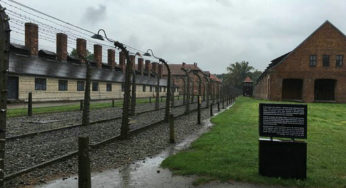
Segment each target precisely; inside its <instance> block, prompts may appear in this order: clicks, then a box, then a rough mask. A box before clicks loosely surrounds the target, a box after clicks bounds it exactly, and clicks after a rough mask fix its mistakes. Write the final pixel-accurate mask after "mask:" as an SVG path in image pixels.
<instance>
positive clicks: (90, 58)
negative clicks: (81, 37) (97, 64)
mask: <svg viewBox="0 0 346 188" xmlns="http://www.w3.org/2000/svg"><path fill="white" fill-rule="evenodd" d="M70 56H72V57H76V58H78V54H77V50H76V49H75V48H73V49H72V51H71V53H70ZM86 59H87V60H88V61H94V54H93V53H91V52H89V50H88V49H87V50H86Z"/></svg>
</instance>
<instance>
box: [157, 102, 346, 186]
mask: <svg viewBox="0 0 346 188" xmlns="http://www.w3.org/2000/svg"><path fill="white" fill-rule="evenodd" d="M260 102H270V101H263V100H255V99H250V98H245V97H240V98H238V99H237V101H236V103H235V105H234V106H233V107H232V108H231V109H229V110H227V111H225V112H223V113H221V114H220V115H218V116H216V117H214V118H213V119H212V122H213V123H214V124H215V126H214V127H213V128H212V129H211V131H210V132H208V133H205V134H203V135H202V136H201V137H200V138H199V139H198V140H196V141H195V142H193V143H192V144H191V147H190V148H189V149H187V150H186V151H182V152H180V153H178V154H176V155H174V156H171V157H169V158H167V159H166V160H164V161H163V163H162V166H163V167H166V168H170V169H171V170H173V172H174V173H176V174H181V175H190V174H196V175H199V176H202V177H203V179H205V176H209V177H210V178H211V179H213V178H215V179H218V180H221V181H227V180H236V181H245V182H253V183H258V184H274V185H284V186H297V187H346V149H345V147H346V104H327V103H311V104H310V103H309V104H308V139H307V142H308V156H307V157H308V161H307V179H306V180H305V181H302V180H294V179H281V178H269V177H263V176H260V175H259V174H258V138H259V136H258V104H259V103H260ZM197 181H199V180H197ZM202 181H203V180H202Z"/></svg>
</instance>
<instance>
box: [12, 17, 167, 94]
mask: <svg viewBox="0 0 346 188" xmlns="http://www.w3.org/2000/svg"><path fill="white" fill-rule="evenodd" d="M38 32H39V29H38V25H36V24H33V23H26V24H25V45H24V46H23V45H18V44H11V46H10V58H9V74H8V75H9V76H8V83H9V84H8V99H9V100H13V101H27V97H28V93H29V92H32V97H33V101H70V100H81V99H83V98H84V88H85V78H86V65H85V62H84V61H83V60H81V59H78V58H76V57H71V56H69V55H68V53H67V44H68V43H67V37H68V36H67V35H65V34H63V33H57V35H56V52H51V51H47V50H42V49H39V47H38V43H39V37H38V35H39V33H38ZM86 43H87V41H86V40H84V39H81V38H78V39H77V40H76V50H77V51H78V53H80V54H84V55H86ZM107 55H108V56H107V60H106V61H107V63H103V60H102V46H101V45H98V44H95V45H94V61H92V62H90V64H91V81H92V82H91V89H90V91H91V94H90V95H91V99H114V98H122V97H123V95H124V93H123V82H124V71H125V56H124V55H123V54H120V58H119V64H117V63H116V62H115V51H114V49H108V50H107ZM130 58H132V60H134V61H135V62H137V63H138V64H137V65H134V67H136V83H137V87H136V96H137V97H149V96H155V91H154V90H155V86H156V85H157V78H156V77H155V75H157V74H159V75H161V74H162V67H161V68H160V66H158V68H156V66H157V64H155V63H154V64H152V65H151V62H150V61H149V60H144V59H143V58H142V57H136V56H135V55H132V56H130ZM144 61H145V67H144ZM159 85H160V95H162V96H165V95H166V94H165V93H166V89H165V88H166V85H167V80H166V79H160V80H159Z"/></svg>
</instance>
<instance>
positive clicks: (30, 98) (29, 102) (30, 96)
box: [28, 92, 32, 116]
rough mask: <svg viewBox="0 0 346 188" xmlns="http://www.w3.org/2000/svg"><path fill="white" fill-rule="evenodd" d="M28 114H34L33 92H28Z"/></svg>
mask: <svg viewBox="0 0 346 188" xmlns="http://www.w3.org/2000/svg"><path fill="white" fill-rule="evenodd" d="M28 116H32V93H31V92H29V94H28Z"/></svg>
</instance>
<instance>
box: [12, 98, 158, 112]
mask: <svg viewBox="0 0 346 188" xmlns="http://www.w3.org/2000/svg"><path fill="white" fill-rule="evenodd" d="M160 101H161V99H160ZM164 101H165V99H162V102H164ZM151 102H152V103H155V98H152V99H151ZM136 103H137V104H144V103H149V99H148V98H142V99H137V100H136ZM122 104H123V101H122V100H120V101H115V102H114V106H115V107H121V106H122ZM110 107H112V101H109V102H91V103H90V109H91V110H93V109H94V110H95V109H100V108H110ZM78 110H80V104H69V105H63V106H48V107H33V108H32V113H33V114H43V113H54V112H70V111H78ZM27 114H28V109H27V108H16V109H8V111H7V117H18V116H26V115H27Z"/></svg>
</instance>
